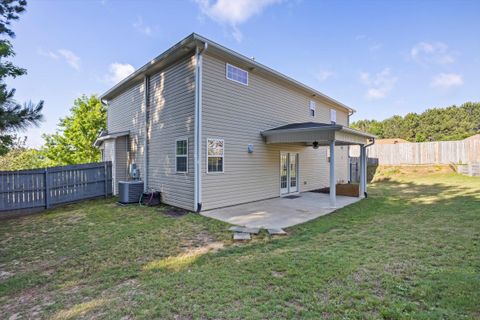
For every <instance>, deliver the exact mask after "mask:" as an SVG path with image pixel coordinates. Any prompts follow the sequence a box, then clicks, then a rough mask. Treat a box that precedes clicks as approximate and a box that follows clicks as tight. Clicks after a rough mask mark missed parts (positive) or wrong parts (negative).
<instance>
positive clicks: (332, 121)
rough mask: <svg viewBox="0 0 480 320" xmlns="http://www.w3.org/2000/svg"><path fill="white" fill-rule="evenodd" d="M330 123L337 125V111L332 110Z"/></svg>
mask: <svg viewBox="0 0 480 320" xmlns="http://www.w3.org/2000/svg"><path fill="white" fill-rule="evenodd" d="M330 122H331V123H333V124H335V123H337V110H335V109H330Z"/></svg>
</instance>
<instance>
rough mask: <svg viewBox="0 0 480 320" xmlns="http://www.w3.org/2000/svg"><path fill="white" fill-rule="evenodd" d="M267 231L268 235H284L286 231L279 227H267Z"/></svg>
mask: <svg viewBox="0 0 480 320" xmlns="http://www.w3.org/2000/svg"><path fill="white" fill-rule="evenodd" d="M267 231H268V233H269V234H270V235H272V236H273V235H280V236H284V235H286V234H287V233H286V232H285V231H284V230H283V229H281V228H270V229H267Z"/></svg>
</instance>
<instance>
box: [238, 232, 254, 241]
mask: <svg viewBox="0 0 480 320" xmlns="http://www.w3.org/2000/svg"><path fill="white" fill-rule="evenodd" d="M250 239H252V238H251V237H250V233H245V232H235V233H234V234H233V240H235V241H246V240H250Z"/></svg>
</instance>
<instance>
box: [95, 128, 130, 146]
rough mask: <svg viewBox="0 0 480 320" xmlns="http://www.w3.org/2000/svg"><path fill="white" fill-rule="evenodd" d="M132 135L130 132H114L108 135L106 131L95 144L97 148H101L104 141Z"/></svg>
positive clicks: (101, 133)
mask: <svg viewBox="0 0 480 320" xmlns="http://www.w3.org/2000/svg"><path fill="white" fill-rule="evenodd" d="M128 135H130V131H121V132H112V133H107V132H105V131H102V132H100V135H99V136H98V138H97V140H95V142H94V143H93V145H94V146H95V147H99V146H100V145H101V144H102V142H103V141H105V140H110V139H116V138H120V137H124V136H128Z"/></svg>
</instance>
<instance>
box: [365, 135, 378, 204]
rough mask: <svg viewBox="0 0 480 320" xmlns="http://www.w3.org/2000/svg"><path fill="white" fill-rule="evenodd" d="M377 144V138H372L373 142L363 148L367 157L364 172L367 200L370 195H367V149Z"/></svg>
mask: <svg viewBox="0 0 480 320" xmlns="http://www.w3.org/2000/svg"><path fill="white" fill-rule="evenodd" d="M374 144H375V138H372V142H371V143H369V144H366V145H365V146H363V152H364V154H365V155H364V156H365V172H362V174H363V175H365V176H364V177H365V178H364V179H363V181H365V186H364V188H363V190H364V195H365V198H368V193H367V184H368V183H367V178H368V174H367V172H368V156H367V148H368V147H370V146H373V145H374Z"/></svg>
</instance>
